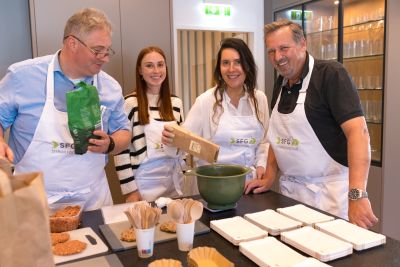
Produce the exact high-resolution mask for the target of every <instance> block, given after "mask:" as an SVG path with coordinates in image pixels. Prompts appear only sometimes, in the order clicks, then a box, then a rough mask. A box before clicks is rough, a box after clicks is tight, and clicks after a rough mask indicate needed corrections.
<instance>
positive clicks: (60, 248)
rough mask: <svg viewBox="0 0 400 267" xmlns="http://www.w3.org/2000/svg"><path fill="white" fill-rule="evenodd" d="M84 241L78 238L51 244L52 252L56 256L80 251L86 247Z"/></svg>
mask: <svg viewBox="0 0 400 267" xmlns="http://www.w3.org/2000/svg"><path fill="white" fill-rule="evenodd" d="M86 246H87V245H86V243H85V242H81V241H79V240H70V241H67V242H64V243H58V244H55V245H54V246H53V254H54V255H58V256H67V255H72V254H77V253H80V252H82V251H83V250H84V249H85V248H86Z"/></svg>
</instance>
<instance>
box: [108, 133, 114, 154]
mask: <svg viewBox="0 0 400 267" xmlns="http://www.w3.org/2000/svg"><path fill="white" fill-rule="evenodd" d="M108 137H109V138H110V144H109V145H108V148H107V151H106V154H108V153H110V152H111V151H113V150H114V148H115V143H114V139H113V138H112V137H111V135H109V136H108Z"/></svg>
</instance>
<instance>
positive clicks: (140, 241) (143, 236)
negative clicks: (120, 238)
mask: <svg viewBox="0 0 400 267" xmlns="http://www.w3.org/2000/svg"><path fill="white" fill-rule="evenodd" d="M154 229H155V228H154V227H152V228H149V229H136V228H135V235H136V246H137V250H138V254H139V257H140V258H149V257H151V256H153V247H154Z"/></svg>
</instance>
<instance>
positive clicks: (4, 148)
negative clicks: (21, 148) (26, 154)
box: [0, 140, 14, 162]
mask: <svg viewBox="0 0 400 267" xmlns="http://www.w3.org/2000/svg"><path fill="white" fill-rule="evenodd" d="M0 156H1V157H5V158H7V159H8V160H9V161H10V162H13V160H14V153H13V152H12V150H11V148H10V147H9V146H8V144H7V143H6V142H4V141H3V140H0Z"/></svg>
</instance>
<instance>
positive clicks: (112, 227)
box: [99, 214, 210, 251]
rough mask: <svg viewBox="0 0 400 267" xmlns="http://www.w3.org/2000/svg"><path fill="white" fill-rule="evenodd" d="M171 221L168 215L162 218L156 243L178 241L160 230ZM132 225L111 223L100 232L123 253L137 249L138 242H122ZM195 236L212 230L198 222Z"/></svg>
mask: <svg viewBox="0 0 400 267" xmlns="http://www.w3.org/2000/svg"><path fill="white" fill-rule="evenodd" d="M169 220H171V219H170V218H169V217H168V215H167V214H162V215H161V217H160V223H159V224H158V225H157V227H156V229H155V236H154V243H155V244H157V243H161V242H166V241H170V240H174V239H176V234H175V233H166V232H163V231H161V230H160V225H161V224H162V223H163V222H166V221H169ZM130 226H131V225H130V223H129V222H128V221H123V222H117V223H111V224H103V225H99V228H100V231H101V232H102V234H103V235H104V237H105V238H106V240H107V242H108V244H109V245H110V246H111V249H112V250H113V251H121V250H127V249H131V248H136V242H125V241H122V240H120V236H121V232H122V231H124V230H126V229H128V228H129V227H130ZM194 232H195V235H199V234H204V233H208V232H210V228H209V227H207V226H206V225H205V224H203V223H202V222H200V221H196V223H195V227H194Z"/></svg>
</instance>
